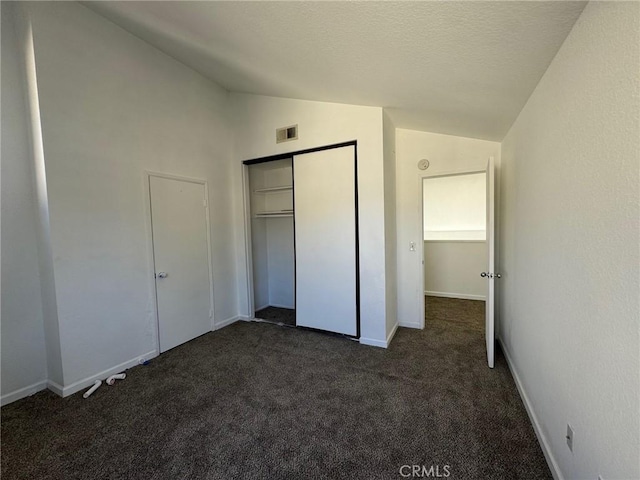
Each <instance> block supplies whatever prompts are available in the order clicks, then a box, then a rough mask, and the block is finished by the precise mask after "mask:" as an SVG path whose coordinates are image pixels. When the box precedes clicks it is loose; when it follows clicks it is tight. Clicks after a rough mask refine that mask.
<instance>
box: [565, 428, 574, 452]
mask: <svg viewBox="0 0 640 480" xmlns="http://www.w3.org/2000/svg"><path fill="white" fill-rule="evenodd" d="M566 438H567V446H568V447H569V450H571V451H572V452H573V428H571V425H569V424H568V423H567V437H566Z"/></svg>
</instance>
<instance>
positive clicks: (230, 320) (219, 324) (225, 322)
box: [213, 315, 241, 331]
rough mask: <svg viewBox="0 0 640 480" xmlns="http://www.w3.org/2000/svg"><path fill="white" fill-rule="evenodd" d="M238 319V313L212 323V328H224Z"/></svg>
mask: <svg viewBox="0 0 640 480" xmlns="http://www.w3.org/2000/svg"><path fill="white" fill-rule="evenodd" d="M240 319H241V318H240V315H236V316H235V317H231V318H227V319H226V320H222V321H221V322H215V323H214V325H213V330H214V331H215V330H220V329H221V328H224V327H226V326H227V325H231V324H232V323H235V322H237V321H238V320H240Z"/></svg>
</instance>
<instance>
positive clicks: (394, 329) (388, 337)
mask: <svg viewBox="0 0 640 480" xmlns="http://www.w3.org/2000/svg"><path fill="white" fill-rule="evenodd" d="M397 331H398V322H396V324H395V325H394V326H393V328H392V329H391V331H390V332H389V335H387V347H386V348H389V345H391V340H393V337H395V335H396V332H397Z"/></svg>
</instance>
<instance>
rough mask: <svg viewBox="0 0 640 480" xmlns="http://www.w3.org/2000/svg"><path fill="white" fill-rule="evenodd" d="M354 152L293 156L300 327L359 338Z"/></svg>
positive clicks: (337, 150) (350, 148)
mask: <svg viewBox="0 0 640 480" xmlns="http://www.w3.org/2000/svg"><path fill="white" fill-rule="evenodd" d="M354 149H355V147H353V146H346V147H341V148H332V149H329V150H322V151H318V152H313V153H305V154H302V155H295V156H294V157H293V179H294V180H293V194H294V212H295V214H294V220H295V225H294V230H295V251H296V288H295V290H296V293H295V297H296V324H297V325H298V326H302V327H310V328H317V329H320V330H327V331H329V332H336V333H344V334H346V335H356V334H357V305H356V194H355V150H354Z"/></svg>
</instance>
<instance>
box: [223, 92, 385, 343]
mask: <svg viewBox="0 0 640 480" xmlns="http://www.w3.org/2000/svg"><path fill="white" fill-rule="evenodd" d="M231 99H232V105H233V108H234V112H235V132H236V134H235V152H234V157H235V162H236V165H235V167H234V169H235V172H234V173H235V178H236V179H235V185H236V203H235V206H236V207H235V212H236V217H237V222H236V235H237V237H236V241H237V242H238V246H239V248H238V252H239V255H238V258H237V262H238V271H239V278H238V289H239V292H240V294H239V301H240V305H239V310H240V312H241V314H243V315H248V314H249V312H248V304H247V279H246V274H245V272H246V255H245V254H244V245H245V242H246V238H245V232H244V230H245V229H244V222H243V220H242V217H243V211H244V210H243V195H242V192H241V185H242V174H241V172H242V170H241V162H242V161H243V160H248V159H253V158H258V157H264V156H269V155H275V154H278V153H285V152H292V151H297V150H303V149H306V148H314V147H319V146H322V145H329V144H334V143H340V142H345V141H350V140H357V141H358V195H359V202H360V203H359V206H360V208H359V220H360V311H361V337H362V338H361V341H363V342H370V343H374V344H381V345H382V344H385V343H386V285H385V267H386V264H385V216H384V166H383V139H382V130H383V127H382V109H381V108H377V107H360V106H353V105H341V104H334V103H323V102H311V101H304V100H293V99H286V98H275V97H264V96H259V95H248V94H231ZM295 124H297V125H298V129H299V138H298V140H296V141H291V142H285V143H280V144H276V142H275V130H276V128H279V127H283V126H288V125H295ZM376 342H377V343H376Z"/></svg>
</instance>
